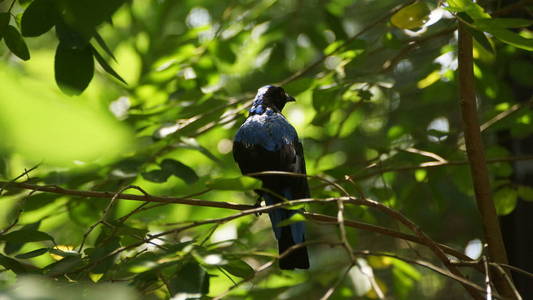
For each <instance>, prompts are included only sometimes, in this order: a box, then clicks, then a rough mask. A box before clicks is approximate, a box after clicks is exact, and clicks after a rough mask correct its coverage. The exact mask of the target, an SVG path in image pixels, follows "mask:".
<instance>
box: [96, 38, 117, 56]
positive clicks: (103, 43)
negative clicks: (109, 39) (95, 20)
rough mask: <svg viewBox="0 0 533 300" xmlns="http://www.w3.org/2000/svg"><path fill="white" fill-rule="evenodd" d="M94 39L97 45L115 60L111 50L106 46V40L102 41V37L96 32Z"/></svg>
mask: <svg viewBox="0 0 533 300" xmlns="http://www.w3.org/2000/svg"><path fill="white" fill-rule="evenodd" d="M94 39H95V40H96V42H97V43H98V45H100V47H102V49H104V51H105V52H106V53H107V55H109V56H110V57H111V58H112V59H113V60H114V61H115V62H116V61H117V59H116V58H115V56H114V55H113V51H111V49H109V46H107V44H106V42H105V41H104V39H103V38H102V36H101V35H100V34H99V33H98V32H96V33H95V34H94Z"/></svg>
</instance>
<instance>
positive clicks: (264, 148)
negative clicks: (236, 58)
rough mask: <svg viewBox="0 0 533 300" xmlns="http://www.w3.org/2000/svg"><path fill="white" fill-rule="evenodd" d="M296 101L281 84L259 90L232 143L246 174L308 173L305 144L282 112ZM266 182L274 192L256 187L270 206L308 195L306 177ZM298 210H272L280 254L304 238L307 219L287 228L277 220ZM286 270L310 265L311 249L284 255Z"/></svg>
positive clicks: (269, 177) (266, 177)
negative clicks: (308, 252) (264, 172)
mask: <svg viewBox="0 0 533 300" xmlns="http://www.w3.org/2000/svg"><path fill="white" fill-rule="evenodd" d="M289 101H294V98H292V97H291V96H289V95H287V93H285V91H284V90H283V89H282V88H281V87H277V86H272V85H268V86H264V87H262V88H260V89H259V90H258V92H257V95H256V97H255V99H254V101H253V103H252V107H251V108H250V110H249V112H250V114H249V116H248V118H247V119H246V121H245V122H244V124H243V125H242V126H241V127H240V129H239V131H238V132H237V135H236V136H235V140H234V143H233V157H234V158H235V161H236V162H237V163H238V165H239V167H240V169H241V172H242V173H243V174H250V173H256V172H262V171H285V172H293V173H300V174H306V169H305V160H304V154H303V148H302V144H301V143H300V141H299V139H298V135H297V133H296V130H295V129H294V127H292V126H291V125H290V124H289V122H288V121H287V120H286V119H285V117H284V116H283V115H282V114H281V111H282V110H283V107H284V106H285V103H286V102H289ZM256 177H257V178H259V179H260V180H261V181H262V182H263V188H264V189H267V190H269V191H271V192H273V193H268V192H265V191H260V190H257V191H256V192H257V193H258V194H259V196H260V197H261V198H263V199H264V200H265V202H266V204H267V205H271V204H274V203H277V202H280V201H282V199H281V198H280V196H281V197H284V198H286V199H288V200H293V199H302V198H309V197H310V193H309V186H308V184H307V178H306V177H303V176H302V177H295V176H288V175H260V176H256ZM298 212H299V211H297V210H290V209H284V208H279V209H274V210H272V211H270V212H269V217H270V220H271V222H272V227H273V230H274V233H275V235H276V239H277V240H278V247H279V253H280V254H281V253H283V252H284V251H285V250H287V249H288V248H289V247H291V246H293V245H295V244H298V243H302V242H304V241H305V226H304V223H303V222H295V223H291V224H289V225H286V226H278V224H279V223H280V222H282V221H284V220H286V219H289V218H290V217H291V216H293V215H294V214H296V213H298ZM279 265H280V268H281V269H295V268H301V269H307V268H309V258H308V254H307V248H306V247H300V248H298V249H296V250H294V251H292V252H291V253H290V254H289V255H287V256H286V257H284V258H282V259H280V262H279Z"/></svg>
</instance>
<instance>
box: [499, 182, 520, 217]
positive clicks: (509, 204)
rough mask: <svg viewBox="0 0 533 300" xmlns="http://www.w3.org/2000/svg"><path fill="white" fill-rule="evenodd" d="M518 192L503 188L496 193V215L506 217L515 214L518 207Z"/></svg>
mask: <svg viewBox="0 0 533 300" xmlns="http://www.w3.org/2000/svg"><path fill="white" fill-rule="evenodd" d="M517 196H518V194H517V191H516V190H514V189H512V188H507V187H505V188H502V189H499V190H498V191H496V193H494V196H493V197H494V204H495V206H496V213H497V214H498V215H499V216H505V215H508V214H510V213H511V212H513V210H514V209H515V207H516V199H517Z"/></svg>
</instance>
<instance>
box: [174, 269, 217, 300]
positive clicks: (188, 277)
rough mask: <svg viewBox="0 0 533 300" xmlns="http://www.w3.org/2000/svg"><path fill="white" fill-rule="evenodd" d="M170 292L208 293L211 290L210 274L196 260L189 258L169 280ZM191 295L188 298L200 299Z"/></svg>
mask: <svg viewBox="0 0 533 300" xmlns="http://www.w3.org/2000/svg"><path fill="white" fill-rule="evenodd" d="M168 287H169V290H170V294H171V295H172V296H173V295H176V294H179V293H187V294H199V295H200V294H207V293H208V292H209V275H208V274H207V273H206V272H205V271H204V269H202V268H201V267H200V265H199V264H198V263H197V262H196V261H194V260H189V261H188V262H187V263H185V264H184V265H183V266H182V267H181V268H180V269H179V270H178V272H177V273H176V275H175V276H174V277H172V278H171V279H170V282H169V285H168ZM199 298H200V296H198V297H192V296H190V297H189V298H187V299H199Z"/></svg>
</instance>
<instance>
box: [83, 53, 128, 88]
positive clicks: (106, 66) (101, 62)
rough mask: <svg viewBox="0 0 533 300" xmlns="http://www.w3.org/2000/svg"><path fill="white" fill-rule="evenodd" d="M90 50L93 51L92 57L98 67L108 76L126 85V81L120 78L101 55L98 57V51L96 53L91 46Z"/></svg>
mask: <svg viewBox="0 0 533 300" xmlns="http://www.w3.org/2000/svg"><path fill="white" fill-rule="evenodd" d="M91 49H92V51H93V54H94V57H95V58H96V61H97V62H98V64H99V65H100V67H102V69H104V71H106V72H107V73H108V74H110V75H111V76H113V77H115V78H116V79H118V80H119V81H121V82H122V83H124V84H127V83H126V81H125V80H124V79H123V78H122V77H120V75H118V73H117V72H116V71H115V70H114V69H113V68H112V67H111V66H110V65H109V64H108V63H107V61H106V60H105V59H104V58H103V57H102V55H100V53H98V51H96V49H95V48H94V47H93V46H92V45H91Z"/></svg>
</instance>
